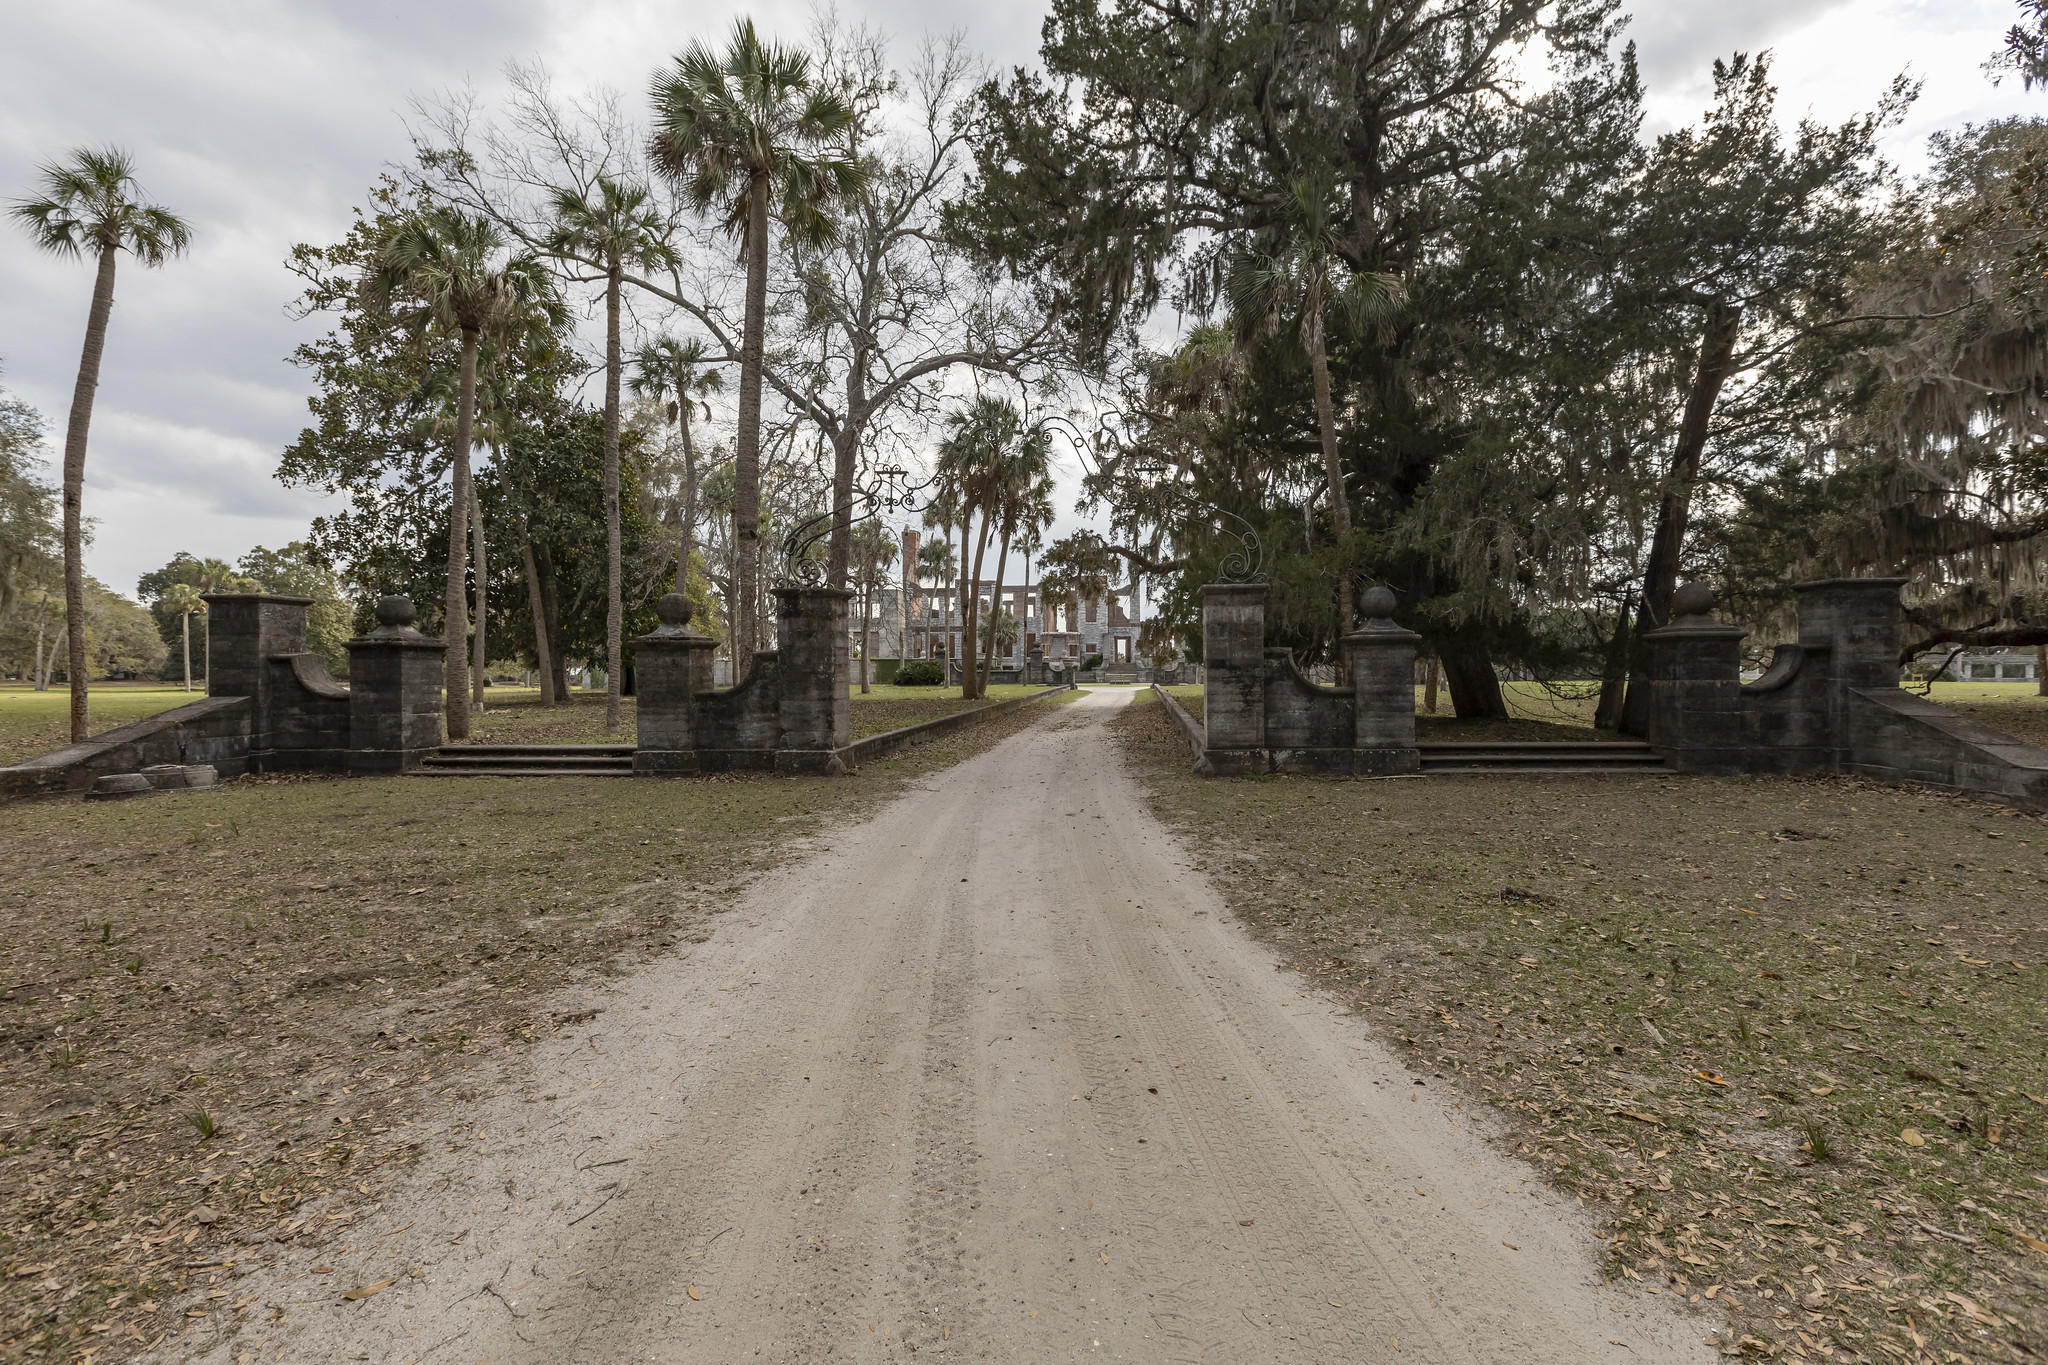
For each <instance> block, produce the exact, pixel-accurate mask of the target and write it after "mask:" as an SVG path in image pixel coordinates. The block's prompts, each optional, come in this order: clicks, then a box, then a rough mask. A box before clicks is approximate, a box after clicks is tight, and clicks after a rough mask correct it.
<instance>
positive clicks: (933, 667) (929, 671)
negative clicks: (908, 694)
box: [895, 659, 946, 687]
mask: <svg viewBox="0 0 2048 1365" xmlns="http://www.w3.org/2000/svg"><path fill="white" fill-rule="evenodd" d="M945 681H946V670H945V669H944V668H943V667H942V666H941V665H940V664H939V662H938V660H936V659H906V660H905V661H904V662H903V663H902V664H901V665H900V666H899V667H898V668H897V669H896V678H895V682H896V685H897V686H898V687H937V686H939V685H940V684H942V683H944V682H945Z"/></svg>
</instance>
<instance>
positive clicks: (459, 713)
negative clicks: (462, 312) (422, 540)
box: [442, 327, 478, 739]
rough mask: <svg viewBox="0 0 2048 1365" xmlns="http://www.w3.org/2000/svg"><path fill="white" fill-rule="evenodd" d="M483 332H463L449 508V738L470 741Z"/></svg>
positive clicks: (445, 690) (445, 681)
mask: <svg viewBox="0 0 2048 1365" xmlns="http://www.w3.org/2000/svg"><path fill="white" fill-rule="evenodd" d="M477 342H478V334H477V333H475V332H472V331H470V330H469V329H468V328H466V327H465V328H463V330H462V387H461V391H460V396H459V398H458V399H457V401H456V405H455V459H454V465H455V480H454V482H455V501H454V506H452V507H450V508H449V509H448V595H447V598H446V604H447V612H448V621H447V629H446V630H444V631H443V632H442V633H443V634H445V635H446V636H447V637H448V649H447V653H446V654H445V655H444V656H443V657H444V658H445V659H446V660H447V674H446V677H445V678H444V679H443V682H442V688H443V698H442V700H443V702H444V711H445V713H446V716H447V720H448V738H450V739H467V738H469V594H468V593H467V592H465V591H464V590H463V582H462V580H463V577H464V575H465V574H466V573H467V572H468V569H469V437H470V433H471V431H473V430H474V429H475V422H476V350H477Z"/></svg>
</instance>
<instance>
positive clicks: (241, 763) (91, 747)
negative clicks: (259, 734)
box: [0, 697, 252, 805]
mask: <svg viewBox="0 0 2048 1365" xmlns="http://www.w3.org/2000/svg"><path fill="white" fill-rule="evenodd" d="M251 710H252V708H251V706H250V702H249V699H248V698H247V697H206V698H203V699H202V700H199V701H195V702H192V703H191V704H189V705H186V706H180V707H176V708H174V709H172V710H169V711H164V712H160V713H159V714H157V715H154V716H150V717H148V718H147V719H145V720H138V721H136V722H134V723H133V724H130V725H123V726H121V727H119V728H118V729H114V730H109V731H107V732H106V733H105V734H103V735H96V736H94V737H93V738H91V739H88V740H86V741H84V742H83V743H80V744H67V745H65V746H64V747H63V748H61V749H53V750H51V751H50V752H49V753H47V754H42V755H39V756H38V757H35V758H31V759H26V760H24V761H22V762H20V763H17V764H15V765H14V766H13V767H11V768H0V805H4V804H5V803H7V802H9V801H31V800H37V799H47V798H50V797H58V796H70V795H73V794H75V793H79V792H84V791H88V790H90V789H91V787H92V785H93V783H94V782H96V781H97V780H99V779H100V778H102V777H105V776H108V775H110V774H114V773H135V772H140V771H141V770H142V769H144V768H149V767H154V766H156V765H158V764H164V763H176V764H181V765H187V766H190V765H205V766H210V767H213V768H215V769H217V770H218V771H219V772H220V773H222V774H224V775H228V776H234V775H236V774H240V773H244V772H247V771H248V768H249V722H250V718H251Z"/></svg>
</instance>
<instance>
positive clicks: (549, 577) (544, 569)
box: [533, 540, 569, 705]
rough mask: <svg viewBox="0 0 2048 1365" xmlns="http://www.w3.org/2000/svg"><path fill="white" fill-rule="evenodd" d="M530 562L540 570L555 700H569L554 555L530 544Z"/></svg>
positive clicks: (539, 544)
mask: <svg viewBox="0 0 2048 1365" xmlns="http://www.w3.org/2000/svg"><path fill="white" fill-rule="evenodd" d="M533 558H534V563H535V566H536V567H537V568H539V570H540V604H541V611H542V613H543V615H545V616H546V618H547V630H548V649H549V650H550V652H551V653H552V654H553V656H554V661H555V701H556V702H557V703H558V704H561V705H566V704H567V703H568V701H569V653H568V651H567V650H565V649H564V648H562V593H561V585H560V584H559V583H557V582H556V575H555V554H554V551H553V550H551V549H549V548H548V543H547V542H546V541H545V540H540V541H535V542H534V544H533Z"/></svg>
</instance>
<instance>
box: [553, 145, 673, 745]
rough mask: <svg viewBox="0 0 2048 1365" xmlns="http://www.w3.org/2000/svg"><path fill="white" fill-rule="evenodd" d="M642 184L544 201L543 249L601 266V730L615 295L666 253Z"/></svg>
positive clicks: (613, 593) (614, 515)
mask: <svg viewBox="0 0 2048 1365" xmlns="http://www.w3.org/2000/svg"><path fill="white" fill-rule="evenodd" d="M651 198H652V196H651V195H650V193H649V191H648V189H647V187H646V186H645V185H625V184H621V183H620V182H619V181H616V180H613V179H612V178H611V177H610V176H605V175H600V176H598V177H597V183H596V185H595V186H594V189H593V192H592V193H589V194H585V193H582V192H580V191H577V190H566V189H564V190H556V191H555V193H554V196H553V201H554V202H553V204H552V205H551V207H552V209H553V213H554V220H555V228H554V231H553V233H551V234H550V235H549V237H548V242H547V246H548V250H549V251H551V252H553V253H555V254H556V255H558V256H565V257H569V258H571V259H576V260H585V261H596V262H597V263H598V264H599V265H600V266H601V267H602V268H603V270H604V276H603V278H604V540H605V608H604V643H605V658H606V660H607V661H608V662H607V664H606V668H605V684H604V728H605V730H606V731H607V732H608V733H616V732H617V730H618V728H619V723H620V717H619V687H620V681H621V679H623V678H624V677H625V673H626V668H625V653H626V642H625V637H624V629H625V620H626V608H625V597H624V593H625V589H624V586H623V578H624V569H623V568H622V566H621V564H620V554H621V549H620V540H621V531H620V526H619V376H620V373H621V371H622V370H623V369H624V366H625V356H624V354H623V353H622V352H621V351H620V349H619V305H620V294H621V292H622V291H623V289H624V286H625V282H626V271H627V270H629V269H631V270H647V269H657V268H660V267H662V266H665V265H666V264H668V263H669V262H670V261H671V260H673V259H674V253H673V252H672V251H671V250H670V249H669V246H668V224H667V223H666V222H664V221H663V220H662V216H661V214H660V213H659V212H658V211H657V210H656V209H655V208H654V207H653V206H652V204H651V203H650V202H649V201H650V199H651Z"/></svg>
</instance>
